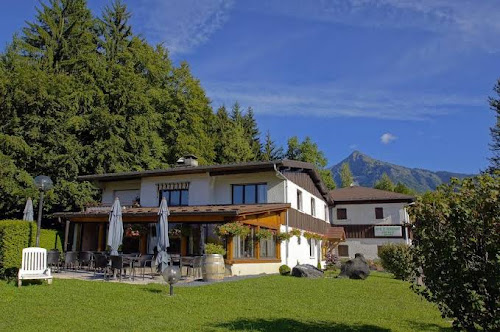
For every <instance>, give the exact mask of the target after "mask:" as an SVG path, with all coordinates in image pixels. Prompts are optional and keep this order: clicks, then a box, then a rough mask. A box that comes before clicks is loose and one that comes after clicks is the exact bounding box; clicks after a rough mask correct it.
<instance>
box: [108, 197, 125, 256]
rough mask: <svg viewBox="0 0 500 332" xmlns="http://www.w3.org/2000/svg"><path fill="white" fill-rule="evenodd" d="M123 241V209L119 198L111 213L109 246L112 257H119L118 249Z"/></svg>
mask: <svg viewBox="0 0 500 332" xmlns="http://www.w3.org/2000/svg"><path fill="white" fill-rule="evenodd" d="M122 240H123V221H122V207H121V205H120V200H119V199H118V197H117V198H116V199H115V202H114V203H113V207H112V208H111V212H110V213H109V230H108V246H110V247H111V255H118V248H119V247H120V245H121V244H122Z"/></svg>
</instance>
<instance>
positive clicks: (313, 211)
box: [311, 197, 316, 217]
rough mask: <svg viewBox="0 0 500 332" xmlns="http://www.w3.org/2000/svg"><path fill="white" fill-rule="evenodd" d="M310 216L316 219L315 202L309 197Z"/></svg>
mask: <svg viewBox="0 0 500 332" xmlns="http://www.w3.org/2000/svg"><path fill="white" fill-rule="evenodd" d="M311 216H313V217H316V200H315V199H314V198H313V197H311Z"/></svg>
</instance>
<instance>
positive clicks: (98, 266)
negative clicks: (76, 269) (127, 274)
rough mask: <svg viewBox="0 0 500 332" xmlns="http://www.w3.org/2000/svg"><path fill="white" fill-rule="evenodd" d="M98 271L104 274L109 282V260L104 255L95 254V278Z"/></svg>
mask: <svg viewBox="0 0 500 332" xmlns="http://www.w3.org/2000/svg"><path fill="white" fill-rule="evenodd" d="M98 271H102V272H103V273H104V279H105V280H108V278H109V276H108V273H109V259H108V257H106V255H103V254H94V276H95V275H96V274H97V272H98Z"/></svg>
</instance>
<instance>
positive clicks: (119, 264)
mask: <svg viewBox="0 0 500 332" xmlns="http://www.w3.org/2000/svg"><path fill="white" fill-rule="evenodd" d="M110 258H111V269H112V270H113V274H115V273H116V272H117V271H118V272H119V273H120V281H122V274H125V275H126V274H127V269H129V270H130V263H127V262H125V261H124V260H123V257H122V256H110ZM122 272H123V273H122Z"/></svg>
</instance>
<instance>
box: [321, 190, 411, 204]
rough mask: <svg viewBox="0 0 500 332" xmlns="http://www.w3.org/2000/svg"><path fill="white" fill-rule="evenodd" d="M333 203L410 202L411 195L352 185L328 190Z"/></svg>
mask: <svg viewBox="0 0 500 332" xmlns="http://www.w3.org/2000/svg"><path fill="white" fill-rule="evenodd" d="M330 197H331V198H332V199H333V203H334V205H337V204H363V203H404V202H407V203H411V202H413V201H414V200H415V198H414V197H413V196H409V195H405V194H400V193H395V192H392V191H386V190H380V189H374V188H367V187H359V186H352V187H346V188H340V189H335V190H332V191H330Z"/></svg>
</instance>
